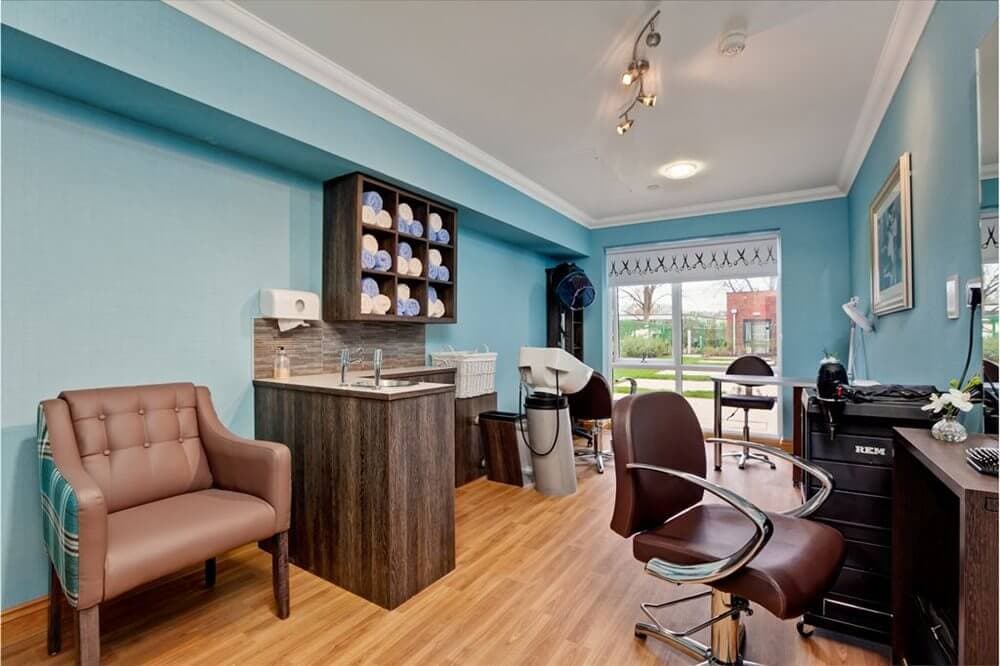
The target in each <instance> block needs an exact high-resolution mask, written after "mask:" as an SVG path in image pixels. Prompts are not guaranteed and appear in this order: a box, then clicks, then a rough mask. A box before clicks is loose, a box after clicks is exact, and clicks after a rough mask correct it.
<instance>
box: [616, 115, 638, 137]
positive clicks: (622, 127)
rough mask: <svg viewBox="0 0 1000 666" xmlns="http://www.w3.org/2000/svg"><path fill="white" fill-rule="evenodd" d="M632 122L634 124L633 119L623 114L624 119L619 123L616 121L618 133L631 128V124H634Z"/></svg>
mask: <svg viewBox="0 0 1000 666" xmlns="http://www.w3.org/2000/svg"><path fill="white" fill-rule="evenodd" d="M634 124H635V121H634V120H632V119H631V118H629V117H628V116H625V119H624V120H622V121H621V122H620V123H618V127H617V129H618V133H619V134H625V132H627V131H629V130H630V129H632V125H634Z"/></svg>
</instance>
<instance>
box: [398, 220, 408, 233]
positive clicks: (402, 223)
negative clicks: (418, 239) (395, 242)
mask: <svg viewBox="0 0 1000 666" xmlns="http://www.w3.org/2000/svg"><path fill="white" fill-rule="evenodd" d="M396 231H398V232H399V233H401V234H408V233H410V223H409V222H407V221H406V220H404V219H403V218H398V219H397V220H396Z"/></svg>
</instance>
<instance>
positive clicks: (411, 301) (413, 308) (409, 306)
mask: <svg viewBox="0 0 1000 666" xmlns="http://www.w3.org/2000/svg"><path fill="white" fill-rule="evenodd" d="M405 306H406V316H408V317H416V316H417V315H418V314H420V303H418V302H417V299H415V298H408V299H406V303H405Z"/></svg>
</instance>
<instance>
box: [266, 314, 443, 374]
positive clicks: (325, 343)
mask: <svg viewBox="0 0 1000 666" xmlns="http://www.w3.org/2000/svg"><path fill="white" fill-rule="evenodd" d="M311 324H312V325H311V326H309V327H308V328H304V327H299V328H295V329H292V330H291V331H288V332H287V333H281V332H280V331H278V322H277V321H275V320H274V319H264V318H255V319H254V320H253V376H254V379H263V378H267V377H271V375H272V373H273V370H274V354H275V352H276V351H277V349H278V347H282V346H283V347H284V348H285V351H286V352H288V356H289V358H290V359H291V362H292V374H293V375H318V374H321V373H326V372H340V350H341V349H344V348H345V347H346V348H347V349H350V350H351V357H352V358H360V359H361V363H359V364H357V365H353V366H351V370H367V369H371V367H372V351H374V350H375V349H381V350H382V356H383V358H384V359H385V367H386V368H403V367H411V366H419V365H426V364H427V353H426V350H425V347H424V327H423V326H422V325H414V324H390V323H383V322H327V321H322V322H311ZM358 347H361V348H362V349H363V350H364V351H363V352H362V353H361V355H360V356H358V355H356V354H355V353H354V351H355V350H356V349H357V348H358Z"/></svg>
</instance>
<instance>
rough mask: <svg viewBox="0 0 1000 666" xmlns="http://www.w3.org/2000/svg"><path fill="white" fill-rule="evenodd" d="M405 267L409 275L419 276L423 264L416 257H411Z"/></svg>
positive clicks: (422, 269) (422, 270)
mask: <svg viewBox="0 0 1000 666" xmlns="http://www.w3.org/2000/svg"><path fill="white" fill-rule="evenodd" d="M407 267H408V269H409V272H410V275H414V276H420V275H421V274H422V273H423V272H424V262H422V261H420V260H419V259H417V258H416V257H413V258H412V259H410V260H409V261H408V262H407Z"/></svg>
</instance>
